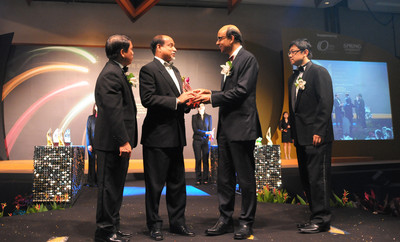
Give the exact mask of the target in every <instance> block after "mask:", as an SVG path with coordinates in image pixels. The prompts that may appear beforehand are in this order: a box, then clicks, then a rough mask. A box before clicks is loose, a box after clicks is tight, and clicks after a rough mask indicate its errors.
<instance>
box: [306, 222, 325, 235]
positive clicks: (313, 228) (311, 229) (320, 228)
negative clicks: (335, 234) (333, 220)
mask: <svg viewBox="0 0 400 242" xmlns="http://www.w3.org/2000/svg"><path fill="white" fill-rule="evenodd" d="M330 227H331V226H330V225H329V224H321V225H319V224H313V223H311V224H309V225H308V226H305V227H303V228H299V231H300V233H304V234H315V233H320V232H326V231H329V229H330Z"/></svg>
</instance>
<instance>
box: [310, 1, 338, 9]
mask: <svg viewBox="0 0 400 242" xmlns="http://www.w3.org/2000/svg"><path fill="white" fill-rule="evenodd" d="M341 1H342V0H314V3H315V7H316V8H330V7H333V6H335V5H336V4H338V3H340V2H341Z"/></svg>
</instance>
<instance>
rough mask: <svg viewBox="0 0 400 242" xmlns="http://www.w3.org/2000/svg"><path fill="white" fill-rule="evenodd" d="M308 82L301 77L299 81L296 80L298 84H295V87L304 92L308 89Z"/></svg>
mask: <svg viewBox="0 0 400 242" xmlns="http://www.w3.org/2000/svg"><path fill="white" fill-rule="evenodd" d="M306 83H307V82H306V81H304V79H303V78H302V77H299V79H297V80H296V82H295V83H294V85H295V86H296V88H298V89H301V90H304V89H306Z"/></svg>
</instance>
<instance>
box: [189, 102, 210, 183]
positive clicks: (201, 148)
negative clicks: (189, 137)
mask: <svg viewBox="0 0 400 242" xmlns="http://www.w3.org/2000/svg"><path fill="white" fill-rule="evenodd" d="M197 110H198V111H199V112H198V113H197V114H195V115H193V116H192V128H193V151H194V158H195V160H196V169H195V171H196V184H197V185H200V184H201V182H203V183H204V184H208V170H209V168H208V155H209V150H210V136H211V132H212V131H211V129H212V117H211V115H209V114H206V113H205V106H204V103H201V104H200V106H199V107H198V108H197ZM201 161H203V174H202V172H201V163H202V162H201Z"/></svg>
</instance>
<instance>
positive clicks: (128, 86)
mask: <svg viewBox="0 0 400 242" xmlns="http://www.w3.org/2000/svg"><path fill="white" fill-rule="evenodd" d="M109 62H110V64H111V65H114V66H115V67H116V68H117V69H119V71H120V72H121V81H122V83H123V84H122V85H123V86H124V87H125V88H127V89H128V92H129V93H130V94H131V100H132V102H133V104H134V105H133V106H134V107H135V110H136V103H135V97H134V96H133V91H132V86H131V85H130V84H129V82H128V80H127V79H126V75H125V73H124V70H122V69H121V67H120V66H119V65H118V64H117V63H115V62H114V61H111V60H110V61H109Z"/></svg>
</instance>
